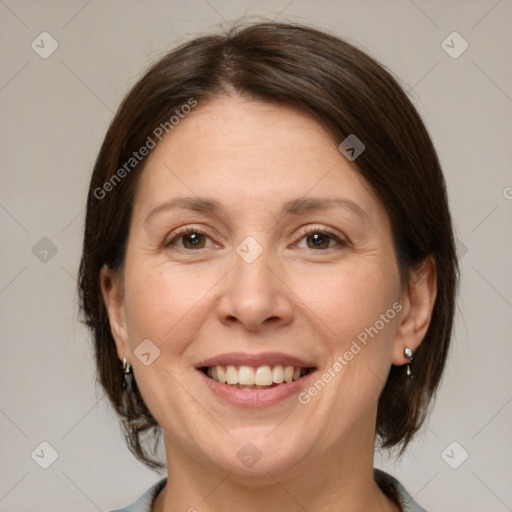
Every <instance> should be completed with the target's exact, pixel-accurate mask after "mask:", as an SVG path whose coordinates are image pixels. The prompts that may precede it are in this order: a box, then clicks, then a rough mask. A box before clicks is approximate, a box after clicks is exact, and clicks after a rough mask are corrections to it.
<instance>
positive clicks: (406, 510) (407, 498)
mask: <svg viewBox="0 0 512 512" xmlns="http://www.w3.org/2000/svg"><path fill="white" fill-rule="evenodd" d="M373 474H374V476H375V481H376V482H377V484H378V485H379V487H380V488H381V489H382V491H383V492H384V493H385V494H387V495H388V496H389V497H390V498H392V499H393V500H394V501H396V502H397V503H398V504H399V505H400V507H401V509H402V511H403V512H427V511H426V510H425V509H424V508H423V507H421V506H420V505H418V503H416V501H414V498H413V497H412V496H411V495H410V494H409V493H408V492H407V490H406V489H405V487H404V486H403V485H402V484H401V483H400V482H399V481H398V480H397V479H396V478H395V477H393V476H391V475H388V473H385V472H384V471H382V470H380V469H377V468H374V470H373Z"/></svg>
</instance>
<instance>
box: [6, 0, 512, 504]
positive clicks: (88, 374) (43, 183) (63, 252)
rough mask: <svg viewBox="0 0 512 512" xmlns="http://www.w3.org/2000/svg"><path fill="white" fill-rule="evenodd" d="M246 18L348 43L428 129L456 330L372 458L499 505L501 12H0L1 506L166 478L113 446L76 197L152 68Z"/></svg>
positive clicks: (418, 489) (505, 45) (132, 8)
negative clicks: (389, 444)
mask: <svg viewBox="0 0 512 512" xmlns="http://www.w3.org/2000/svg"><path fill="white" fill-rule="evenodd" d="M244 14H245V15H249V16H257V17H260V16H265V17H268V18H271V19H277V20H279V21H283V22H286V21H291V22H300V23H307V24H312V25H314V26H317V27H319V28H323V29H327V30H329V31H332V32H334V33H336V34H337V35H339V36H341V37H344V38H346V39H348V40H349V41H350V42H352V43H355V44H356V45H357V46H359V47H361V48H362V49H363V50H365V51H367V52H368V53H370V54H371V55H372V56H374V57H376V58H377V59H378V60H379V61H380V62H381V63H383V64H384V65H385V66H387V67H388V68H389V69H390V70H391V71H392V72H393V73H394V74H395V75H396V76H398V77H399V79H400V81H401V83H402V84H403V86H404V88H405V89H406V90H407V91H408V92H409V95H410V97H411V98H412V100H413V102H414V103H415V105H417V107H418V109H419V111H420V113H421V115H422V116H423V119H424V121H425V123H426V125H427V127H428V129H429V131H430V133H431V135H432V138H433V140H434V143H435V146H436V148H437V150H438V153H439V156H440V159H441V163H442V165H443V169H444V172H445V175H446V181H447V185H448V191H449V196H450V203H451V209H452V212H453V220H454V224H455V230H456V235H457V239H458V241H457V243H458V248H459V253H460V258H461V260H460V263H461V277H462V279H461V287H460V298H459V301H458V312H457V319H456V328H455V333H454V339H453V345H452V351H451V354H450V356H449V360H448V365H447V368H446V373H445V377H444V380H443V382H442V386H441V389H440V392H439V395H438V399H437V402H436V406H435V408H434V411H433V414H432V415H431V416H430V418H429V419H428V422H427V423H426V425H425V427H424V429H423V430H422V432H421V433H420V434H419V435H418V436H417V438H416V440H415V441H414V442H413V443H412V445H411V446H410V448H409V449H408V450H407V453H406V454H405V455H404V457H403V458H401V459H400V460H398V461H395V460H393V459H389V458H386V457H380V456H379V457H378V458H377V461H376V464H377V465H379V466H380V467H382V468H384V469H386V470H387V471H389V472H390V473H392V474H393V475H395V476H397V477H398V478H399V479H400V480H401V482H402V483H403V484H404V485H405V487H406V488H407V489H408V490H409V492H410V493H411V494H412V495H413V496H415V498H416V500H417V501H418V502H419V503H421V504H422V505H423V506H424V507H425V508H426V509H427V510H429V511H435V512H445V511H446V512H448V511H452V510H464V511H466V512H479V511H484V510H485V511H486V512H493V511H495V512H506V511H507V510H512V487H511V485H510V482H511V478H512V439H511V436H510V425H511V420H512V386H511V383H512V377H511V372H510V363H511V356H512V343H511V336H510V333H511V331H512V271H511V267H510V264H511V261H512V259H511V255H512V236H511V233H512V229H511V228H512V222H511V221H512V173H511V169H512V165H511V164H512V151H511V140H512V137H511V135H512V115H511V114H512V72H511V64H510V63H511V62H512V44H511V31H510V22H511V20H512V2H511V1H510V0H501V1H496V0H471V1H469V0H468V1H462V0H459V1H453V0H452V1H443V0H430V1H425V0H414V1H413V0H393V1H384V0H382V1H378V0H366V1H357V0H346V1H335V0H332V1H329V0H316V1H314V2H308V1H306V0H274V1H271V0H265V1H261V2H251V1H246V0H186V1H185V0H182V1H164V0H159V1H149V2H142V1H135V0H129V1H113V0H107V1H100V0H89V1H87V0H78V1H76V0H75V1H63V0H62V1H41V2H39V1H22V0H0V41H1V48H2V51H1V66H0V108H1V116H2V117H1V124H0V130H1V133H0V144H1V151H0V159H1V171H0V172H1V181H0V233H1V239H0V240H1V243H0V251H1V260H0V261H1V265H0V318H1V333H2V341H1V357H0V431H1V438H0V439H1V440H0V461H1V463H0V464H1V467H0V511H9V512H27V511H35V510H37V511H41V512H44V511H48V512H50V511H51V512H60V511H62V512H64V511H69V510H75V511H81V510H84V511H85V510H108V509H111V508H114V507H117V506H121V505H126V504H128V503H130V502H131V501H132V500H133V499H135V498H136V497H137V496H138V495H140V494H141V493H142V492H143V491H144V490H145V489H147V488H148V487H149V486H150V485H151V484H152V483H153V482H154V481H156V480H157V479H159V478H161V477H160V475H158V474H156V473H154V472H152V471H150V470H148V469H146V468H145V467H144V466H143V465H142V464H140V463H139V462H137V461H136V460H135V459H134V457H133V456H132V455H131V454H130V453H129V451H128V449H127V448H126V446H125V444H124V441H123V439H122V436H121V432H120V428H119V426H118V423H117V419H116V418H115V416H114V414H113V412H111V410H110V409H109V408H108V406H107V404H106V399H105V398H104V397H103V395H102V393H101V391H100V389H99V387H98V386H96V385H95V369H94V364H93V359H92V348H91V343H90V338H89V334H88V332H87V331H86V330H85V328H84V327H83V326H82V325H81V324H80V323H79V321H78V315H77V297H76V291H75V289H76V275H77V268H78V263H79V258H80V251H81V243H82V229H83V221H84V207H85V200H86V192H87V188H88V182H89V178H90V174H91V171H92V167H93V164H94V161H95V158H96V154H97V152H98V150H99V147H100V144H101V142H102V139H103V137H104V135H105V131H106V129H107V126H108V124H109V122H110V120H111V119H112V117H113V113H114V112H115V110H116V109H117V107H118V105H119V103H120V101H121V99H122V98H123V96H124V94H125V93H126V92H127V91H128V89H129V87H130V86H131V85H132V84H133V83H134V82H135V80H136V79H137V78H138V77H139V76H140V74H141V73H142V72H143V71H144V70H145V69H146V68H147V66H148V65H149V64H150V63H151V62H153V61H154V60H155V59H156V58H158V57H159V56H160V55H162V54H163V53H164V52H165V51H166V50H169V49H170V48H172V47H174V46H175V45H176V44H177V43H178V42H182V41H184V40H185V39H188V38H190V37H192V36H194V35H196V34H197V33H198V32H207V31H210V30H217V27H218V25H219V24H226V22H230V21H232V20H235V19H238V18H240V17H241V16H242V15H244ZM43 32H46V33H47V34H42V33H43ZM454 32H457V34H454ZM466 45H468V46H467V48H466ZM52 51H53V53H51V52H52ZM41 443H48V444H43V445H41ZM454 443H455V444H454ZM466 456H467V459H465V457H466ZM54 459H55V460H54ZM464 459H465V460H464ZM50 463H51V464H50ZM49 464H50V465H49ZM47 465H49V466H48V467H47V469H44V468H43V467H41V466H47Z"/></svg>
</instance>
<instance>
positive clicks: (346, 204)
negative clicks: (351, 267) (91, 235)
mask: <svg viewBox="0 0 512 512" xmlns="http://www.w3.org/2000/svg"><path fill="white" fill-rule="evenodd" d="M335 207H340V208H343V209H345V210H349V211H351V212H352V213H355V214H356V215H357V216H358V217H360V218H361V219H362V220H364V221H365V222H369V221H370V217H369V216H368V214H367V213H366V212H365V211H364V210H363V208H361V206H359V205H358V204H357V203H355V202H354V201H351V200H350V199H343V198H339V197H327V198H323V197H299V198H297V199H291V200H289V201H286V202H285V203H284V204H283V206H282V208H281V213H280V216H281V217H284V216H286V215H294V216H296V215H301V214H303V213H308V212H314V211H325V210H329V209H332V208H335ZM172 210H192V211H196V212H204V213H211V214H213V215H215V216H221V215H222V213H223V211H224V210H223V207H222V204H221V203H219V202H218V201H215V200H214V199H209V198H202V197H179V198H176V199H171V200H170V201H166V202H165V203H162V204H160V205H158V206H157V207H156V208H154V209H153V210H151V211H150V212H149V213H148V214H147V215H146V218H145V219H144V223H146V222H148V221H149V220H150V219H151V218H153V217H154V216H155V215H157V214H159V213H161V212H164V211H165V212H166V211H172Z"/></svg>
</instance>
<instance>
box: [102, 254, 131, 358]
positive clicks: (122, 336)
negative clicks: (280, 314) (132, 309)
mask: <svg viewBox="0 0 512 512" xmlns="http://www.w3.org/2000/svg"><path fill="white" fill-rule="evenodd" d="M100 285H101V293H102V295H103V301H104V303H105V307H106V309H107V313H108V319H109V323H110V331H111V333H112V337H113V338H114V341H115V343H116V348H117V355H118V357H119V359H120V360H121V361H122V360H123V358H124V357H126V355H127V354H129V344H128V330H127V328H126V312H125V304H124V290H123V282H122V273H121V272H114V271H112V270H111V269H110V267H108V266H107V265H106V264H105V265H103V267H102V268H101V270H100ZM127 359H128V358H127Z"/></svg>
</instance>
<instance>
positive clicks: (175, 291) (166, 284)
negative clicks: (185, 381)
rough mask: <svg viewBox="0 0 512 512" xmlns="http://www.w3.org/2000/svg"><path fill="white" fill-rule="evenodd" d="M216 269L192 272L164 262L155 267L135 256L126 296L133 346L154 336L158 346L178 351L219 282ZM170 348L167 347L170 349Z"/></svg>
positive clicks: (129, 269)
mask: <svg viewBox="0 0 512 512" xmlns="http://www.w3.org/2000/svg"><path fill="white" fill-rule="evenodd" d="M216 276H217V274H216V273H215V272H205V271H204V270H202V271H197V272H190V271H184V270H180V269H179V268H175V269H172V271H171V270H169V268H165V266H164V265H161V266H152V265H149V264H147V263H145V262H144V261H140V262H139V263H137V261H136V260H135V259H134V260H133V263H132V265H131V267H127V268H126V273H125V297H126V315H127V326H128V332H129V333H130V341H131V343H132V345H134V344H136V343H137V340H142V339H145V338H150V339H152V340H154V341H155V343H156V344H157V345H160V346H164V344H166V345H168V343H167V340H169V339H172V347H173V351H174V352H179V351H181V350H182V348H183V347H182V346H181V344H180V340H186V339H187V333H186V331H187V326H188V328H190V327H191V324H195V325H197V322H194V321H193V319H194V317H195V316H197V314H198V312H199V311H201V309H202V308H201V304H202V302H203V300H204V299H205V296H207V295H208V292H209V291H210V290H211V289H212V288H213V287H214V285H215V283H216V282H217V281H218V277H217V278H216ZM166 350H167V349H166Z"/></svg>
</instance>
